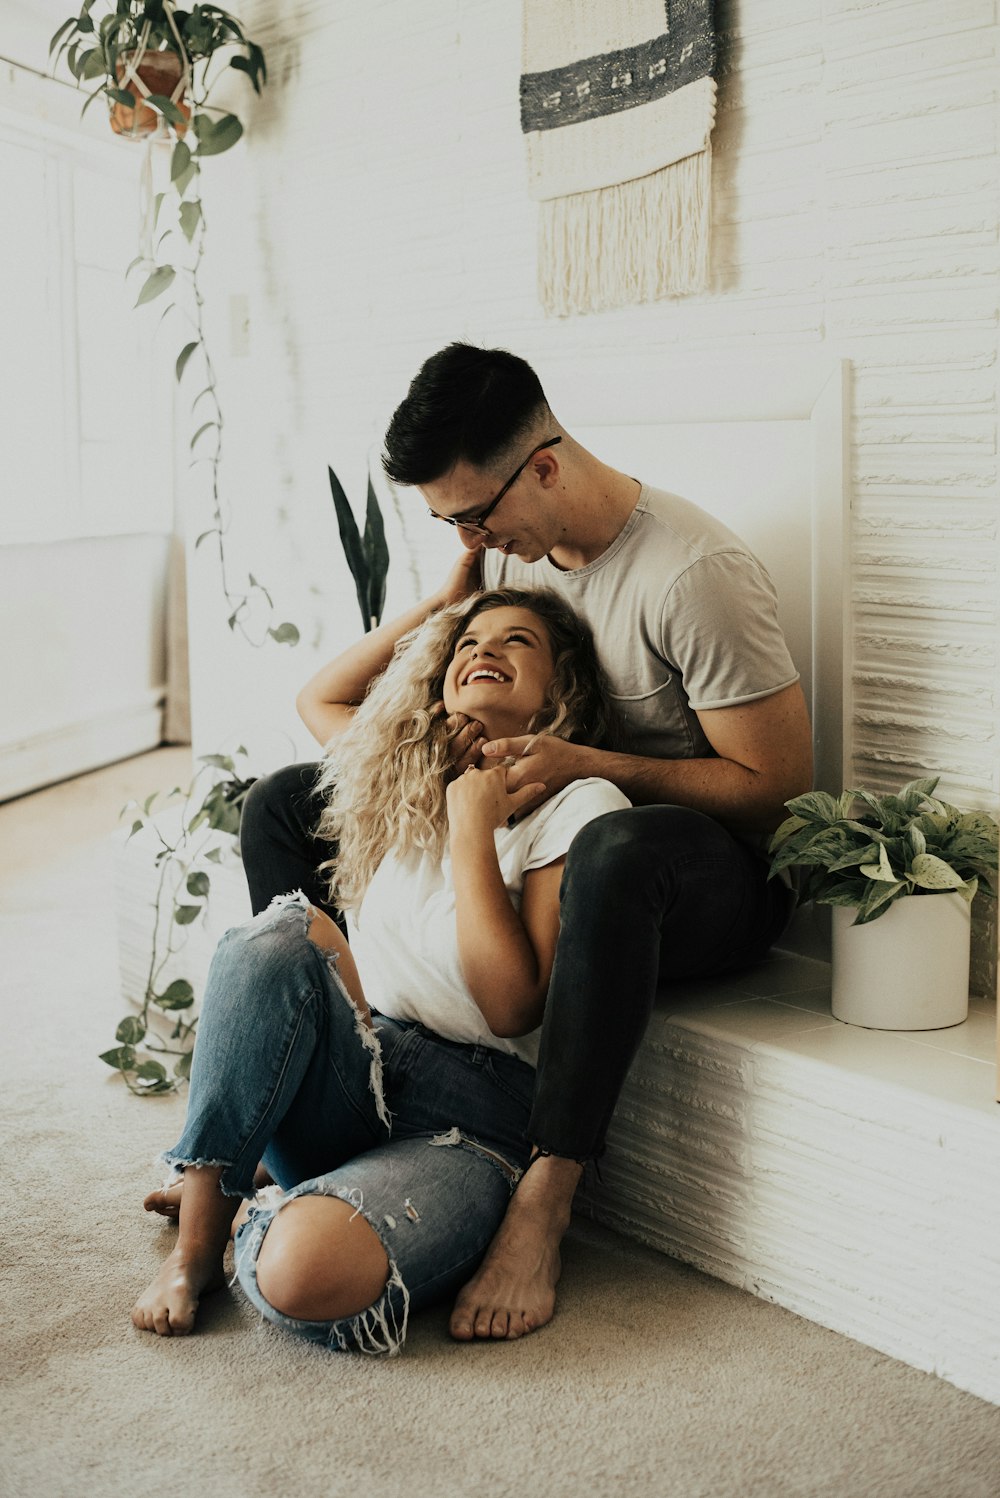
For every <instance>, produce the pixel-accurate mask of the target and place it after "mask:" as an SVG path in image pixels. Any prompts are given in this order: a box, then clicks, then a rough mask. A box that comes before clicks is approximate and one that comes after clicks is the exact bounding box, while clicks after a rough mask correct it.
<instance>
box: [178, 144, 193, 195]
mask: <svg viewBox="0 0 1000 1498" xmlns="http://www.w3.org/2000/svg"><path fill="white" fill-rule="evenodd" d="M180 144H181V145H183V141H182V142H180ZM197 175H198V163H197V161H196V160H195V158H194V157H193V156H192V157H191V160H190V161H189V162H188V164H187V166H186V167H185V168H184V170H183V171H181V172H178V173H177V176H176V177H175V178H174V179H173V182H174V190H175V192H176V193H177V195H178V197H181V198H183V196H184V194H185V193H186V192H187V190H188V188H189V187H190V186H191V183H192V182H193V181H194V179H195V177H197Z"/></svg>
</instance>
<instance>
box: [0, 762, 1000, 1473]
mask: <svg viewBox="0 0 1000 1498" xmlns="http://www.w3.org/2000/svg"><path fill="white" fill-rule="evenodd" d="M180 763H182V758H181V751H177V750H169V751H162V752H161V753H160V754H158V755H156V756H147V757H146V758H145V759H144V760H139V761H132V762H131V763H130V764H127V765H120V766H114V767H112V768H110V769H108V770H102V771H99V772H97V773H96V774H93V775H90V776H87V777H86V778H85V779H83V780H81V781H78V782H76V783H74V784H69V785H63V786H57V787H54V788H52V789H50V790H47V791H44V792H42V793H40V794H39V795H37V796H33V797H29V798H25V799H23V800H21V801H17V802H13V803H10V804H9V805H7V806H5V807H0V847H2V848H3V859H2V868H0V899H2V910H3V915H2V926H0V939H2V953H0V962H2V967H0V972H2V981H3V992H4V1009H3V1018H4V1025H3V1037H2V1051H3V1057H4V1060H3V1080H2V1093H0V1097H2V1108H3V1115H4V1139H5V1145H6V1148H5V1152H4V1157H5V1164H6V1166H7V1177H8V1180H7V1185H6V1189H5V1193H4V1203H5V1211H4V1213H3V1245H2V1249H0V1266H2V1268H0V1274H2V1281H3V1293H2V1307H0V1325H2V1337H3V1344H4V1351H3V1356H2V1359H0V1378H2V1409H3V1421H2V1427H0V1429H2V1436H0V1440H2V1451H0V1493H3V1494H5V1495H11V1498H29V1495H30V1498H59V1495H63V1494H66V1495H69V1494H84V1495H104V1494H115V1495H117V1494H121V1495H125V1494H130V1495H131V1494H136V1493H144V1492H148V1491H153V1490H159V1491H164V1492H166V1491H170V1492H171V1493H173V1494H177V1495H180V1498H186V1495H189V1494H199V1495H201V1494H204V1495H205V1498H214V1495H226V1498H228V1495H230V1494H231V1495H233V1498H256V1495H265V1494H285V1493H288V1494H295V1495H303V1498H312V1495H316V1498H321V1495H322V1498H326V1495H339V1494H345V1495H347V1494H351V1495H352V1498H353V1495H372V1498H390V1495H392V1498H395V1495H399V1498H403V1495H406V1498H425V1495H426V1498H431V1495H434V1498H437V1495H440V1498H452V1495H463V1498H465V1495H468V1498H473V1495H476V1498H479V1495H482V1498H501V1495H504V1498H505V1495H511V1498H515V1495H516V1498H536V1495H537V1498H577V1495H580V1494H588V1495H589V1494H596V1495H608V1498H618V1495H623V1498H630V1495H656V1498H702V1495H704V1498H785V1495H796V1498H800V1495H801V1498H806V1495H809V1498H817V1495H823V1498H862V1495H863V1498H924V1495H926V1498H996V1495H997V1494H998V1493H1000V1410H998V1409H996V1408H994V1407H993V1406H990V1405H987V1404H984V1403H982V1402H981V1401H979V1400H977V1399H975V1398H973V1397H972V1396H970V1395H966V1394H962V1393H959V1392H958V1391H957V1390H956V1389H954V1388H952V1387H950V1386H949V1385H947V1384H945V1383H942V1382H940V1381H938V1380H936V1379H934V1378H932V1377H930V1376H929V1375H926V1374H921V1373H917V1372H915V1371H913V1370H912V1369H909V1368H906V1367H904V1366H903V1365H902V1364H899V1363H896V1362H893V1361H892V1360H891V1359H889V1358H886V1357H884V1356H882V1355H880V1354H878V1353H875V1352H872V1351H870V1350H869V1349H868V1348H865V1347H862V1346H860V1345H859V1344H857V1343H854V1342H850V1341H847V1340H846V1339H845V1338H843V1337H839V1336H836V1335H834V1334H833V1333H831V1332H827V1331H824V1330H822V1329H820V1328H819V1327H815V1326H812V1325H810V1324H809V1323H807V1322H805V1321H800V1320H799V1319H797V1318H796V1317H795V1316H793V1315H791V1314H789V1313H788V1312H786V1311H782V1310H779V1309H777V1308H776V1307H774V1306H770V1305H767V1304H765V1303H763V1302H762V1301H759V1300H756V1299H754V1298H753V1297H751V1296H749V1295H745V1294H743V1293H741V1292H739V1291H737V1290H735V1289H733V1288H731V1287H729V1286H726V1285H723V1284H720V1283H717V1282H715V1281H713V1280H710V1279H707V1278H705V1277H703V1276H702V1275H700V1274H697V1273H695V1272H694V1271H693V1270H690V1269H687V1268H685V1267H684V1266H682V1265H680V1264H676V1263H673V1262H671V1261H670V1260H668V1259H665V1258H661V1257H659V1256H658V1255H656V1254H654V1253H652V1252H650V1251H647V1250H645V1249H640V1248H638V1247H636V1246H634V1245H631V1244H629V1243H627V1242H626V1241H624V1240H621V1239H618V1238H615V1237H613V1236H612V1235H611V1234H608V1233H605V1232H603V1231H599V1230H595V1229H593V1228H591V1227H586V1226H582V1227H581V1228H580V1229H578V1230H574V1232H573V1234H572V1236H571V1239H570V1241H569V1242H568V1245H567V1250H566V1269H565V1275H564V1279H563V1288H562V1296H561V1301H560V1309H559V1312H558V1315H557V1318H556V1320H555V1322H554V1323H553V1324H552V1325H551V1326H550V1327H548V1328H546V1329H545V1330H544V1331H542V1332H540V1333H538V1334H536V1335H535V1336H533V1337H530V1338H528V1339H527V1340H525V1341H523V1342H520V1343H516V1344H511V1345H501V1346H473V1347H464V1346H459V1345H457V1344H454V1343H452V1342H450V1341H449V1340H448V1338H447V1335H446V1331H445V1311H444V1309H442V1310H441V1312H440V1313H437V1312H434V1313H426V1314H424V1315H421V1316H417V1317H415V1318H414V1320H413V1322H412V1323H411V1335H410V1339H409V1342H408V1345H407V1348H406V1351H405V1353H404V1354H403V1356H402V1357H401V1358H398V1359H396V1360H394V1361H391V1362H387V1361H377V1360H373V1359H366V1358H362V1357H357V1356H344V1355H328V1354H324V1353H323V1352H321V1351H319V1350H318V1349H315V1348H312V1347H308V1346H305V1345H302V1344H300V1343H297V1342H295V1341H293V1340H291V1339H289V1338H285V1337H283V1336H282V1335H281V1334H280V1333H278V1332H276V1331H274V1330H272V1329H271V1328H269V1327H266V1326H263V1325H261V1324H259V1322H258V1320H257V1318H256V1317H255V1316H254V1315H253V1314H252V1313H251V1312H250V1311H249V1310H248V1308H247V1306H246V1305H245V1304H244V1303H242V1302H241V1300H240V1298H239V1296H238V1293H237V1292H234V1291H226V1292H223V1293H220V1294H218V1295H216V1296H215V1297H214V1298H213V1299H212V1300H211V1301H210V1302H209V1303H208V1305H207V1307H206V1310H205V1311H204V1313H203V1317H202V1321H201V1330H200V1332H199V1334H198V1335H196V1336H195V1337H192V1338H190V1339H186V1340H176V1341H167V1342H160V1341H159V1340H157V1339H155V1338H153V1337H151V1336H148V1335H143V1334H140V1333H138V1332H136V1331H134V1330H133V1328H132V1326H131V1324H130V1322H129V1320H128V1309H129V1306H130V1304H131V1300H132V1297H133V1295H134V1294H135V1292H136V1291H137V1290H138V1289H139V1288H140V1287H141V1286H142V1285H143V1284H144V1283H145V1281H146V1280H147V1279H148V1278H149V1276H150V1274H151V1272H152V1268H153V1266H154V1265H155V1263H156V1262H157V1260H158V1259H159V1258H160V1257H161V1256H162V1255H163V1253H164V1252H165V1251H166V1249H167V1247H168V1245H169V1243H170V1240H171V1233H170V1230H169V1229H167V1228H164V1227H161V1226H160V1225H159V1224H158V1223H157V1222H156V1221H154V1220H152V1219H150V1218H148V1217H146V1216H145V1215H144V1214H143V1213H142V1211H141V1210H140V1206H139V1203H140V1198H141V1196H142V1193H143V1191H144V1190H145V1189H146V1188H147V1187H148V1186H149V1185H150V1184H151V1183H153V1181H154V1180H155V1178H156V1174H155V1172H154V1170H153V1168H152V1165H151V1163H150V1162H151V1160H152V1157H153V1155H154V1154H155V1152H156V1151H157V1150H158V1149H159V1148H161V1147H162V1146H164V1145H166V1144H168V1143H171V1142H172V1141H173V1138H174V1137H175V1136H176V1134H177V1132H178V1125H179V1120H180V1116H181V1113H182V1110H183V1102H182V1101H180V1100H177V1099H148V1100H137V1099H134V1098H132V1097H130V1096H129V1095H128V1094H127V1093H126V1092H125V1090H124V1088H123V1087H122V1086H121V1085H120V1084H119V1081H118V1079H116V1078H115V1077H113V1076H112V1075H111V1074H110V1073H109V1072H107V1071H106V1070H105V1068H104V1067H103V1066H102V1065H101V1064H100V1063H99V1062H98V1061H97V1059H96V1053H97V1051H98V1050H101V1049H104V1048H105V1047H106V1046H107V1045H108V1044H109V1043H110V1042H111V1039H112V1034H113V1029H114V1025H115V1023H116V1022H117V1020H118V1019H119V1018H120V1017H121V1012H122V1005H121V1001H120V999H119V998H118V996H117V992H116V972H115V948H114V930H113V912H112V910H111V907H110V895H109V890H110V850H109V848H108V846H107V842H106V838H107V832H108V830H109V829H110V828H111V827H112V826H113V825H114V819H115V816H116V815H117V812H118V809H119V807H120V805H121V803H122V802H123V801H124V800H125V799H126V798H127V797H128V796H129V795H134V794H136V795H145V794H146V793H147V792H149V791H151V790H153V789H155V788H157V787H158V786H169V785H171V784H173V783H174V782H175V780H176V779H177V778H178V775H183V773H184V772H183V769H182V768H181V769H178V765H179V764H180ZM998 1293H1000V1287H998ZM928 1313H929V1314H930V1313H931V1308H930V1307H928Z"/></svg>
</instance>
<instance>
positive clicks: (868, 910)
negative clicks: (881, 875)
mask: <svg viewBox="0 0 1000 1498" xmlns="http://www.w3.org/2000/svg"><path fill="white" fill-rule="evenodd" d="M908 890H909V885H908V884H907V883H906V882H905V880H902V879H897V880H895V881H894V882H893V883H892V884H872V885H869V887H868V892H867V894H866V895H865V898H864V899H863V900H862V902H861V904H860V905H859V906H858V916H857V920H856V921H855V922H854V924H855V926H865V925H867V924H868V922H869V921H873V920H875V918H876V916H880V915H884V914H885V912H886V911H887V910H888V909H889V906H890V905H891V904H892V903H893V901H894V900H897V899H898V898H899V897H900V896H901V895H905V894H906V893H907V892H908Z"/></svg>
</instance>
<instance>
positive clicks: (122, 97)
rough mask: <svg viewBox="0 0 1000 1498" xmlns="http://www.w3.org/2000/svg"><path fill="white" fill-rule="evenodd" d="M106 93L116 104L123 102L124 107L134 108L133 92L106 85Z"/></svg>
mask: <svg viewBox="0 0 1000 1498" xmlns="http://www.w3.org/2000/svg"><path fill="white" fill-rule="evenodd" d="M107 94H108V98H109V99H114V101H115V103H116V104H124V105H125V108H126V109H134V108H135V94H133V93H132V92H131V90H130V89H127V88H112V87H111V85H110V84H109V85H108V89H107Z"/></svg>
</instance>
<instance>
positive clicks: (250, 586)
mask: <svg viewBox="0 0 1000 1498" xmlns="http://www.w3.org/2000/svg"><path fill="white" fill-rule="evenodd" d="M97 8H98V7H97V0H83V4H82V6H81V8H80V11H79V13H78V14H77V15H75V16H71V17H70V18H69V19H68V20H66V21H64V22H63V24H62V25H61V26H60V27H59V28H58V30H57V31H56V33H55V35H54V36H53V38H52V41H51V44H50V48H49V51H50V55H52V54H54V63H53V66H54V67H55V66H58V65H59V63H60V61H62V60H63V59H65V63H66V66H67V67H68V68H69V70H70V72H71V73H72V74H73V76H74V77H75V78H76V80H77V82H78V83H80V84H81V85H86V84H88V83H91V82H95V81H96V85H97V86H96V87H95V88H94V90H93V92H92V93H91V95H90V97H89V98H88V99H87V101H86V103H85V104H84V106H83V112H84V113H85V112H86V111H87V109H89V107H90V105H91V104H92V103H93V102H94V100H95V99H97V98H99V97H102V96H103V97H104V98H106V99H107V101H108V105H109V109H110V118H111V128H112V129H113V130H114V131H115V132H116V133H117V134H119V135H121V136H124V137H125V138H127V139H145V140H146V141H147V147H151V145H152V143H163V144H164V145H165V146H166V147H168V148H170V182H169V189H167V190H166V191H163V192H159V193H156V194H155V195H154V193H153V190H152V180H153V170H152V163H151V153H150V149H147V157H146V164H145V167H144V169H143V176H142V192H143V199H144V212H143V215H142V228H141V231H140V246H139V254H138V255H137V256H136V257H135V259H134V260H133V261H132V263H131V265H130V266H129V267H128V270H127V271H126V276H128V275H130V274H131V273H132V272H133V271H134V270H136V269H137V268H138V269H141V270H142V271H143V272H144V280H143V282H142V285H141V287H140V288H139V293H138V296H137V298H136V304H135V305H136V306H137V307H141V306H144V305H145V304H146V303H148V302H151V301H153V300H154V299H155V298H157V297H163V296H165V295H166V294H167V293H168V292H169V293H170V299H169V302H168V305H167V307H166V309H165V311H164V316H166V315H167V314H168V313H176V314H177V316H178V317H179V318H180V319H181V321H182V323H183V324H185V325H186V327H187V330H188V336H187V341H186V342H184V344H183V346H182V347H181V348H180V351H179V353H178V355H177V359H176V363H175V366H174V368H175V374H176V378H177V381H178V383H180V382H181V381H182V380H184V379H185V378H186V379H187V381H188V383H189V384H190V382H191V379H192V372H200V375H201V380H202V385H201V388H200V389H199V390H198V391H197V393H196V394H195V396H194V400H193V402H192V406H191V409H192V411H194V410H195V409H196V408H197V410H198V424H197V429H196V431H195V433H194V435H193V437H192V438H191V442H190V447H191V451H192V466H193V465H194V464H207V465H208V472H209V478H210V483H211V503H212V523H211V525H210V526H209V528H208V529H207V530H203V531H202V532H201V534H200V535H199V537H198V539H197V541H196V542H195V546H196V548H197V547H198V546H200V545H201V543H202V542H203V541H206V540H209V539H214V541H215V543H216V545H217V546H218V551H219V564H220V573H221V581H222V592H223V596H224V598H225V602H226V607H227V623H228V625H229V628H230V629H231V630H234V631H238V632H239V633H240V634H241V635H242V636H243V638H244V639H245V640H247V642H248V643H249V644H251V645H263V644H264V643H265V642H266V641H267V640H274V641H275V642H276V643H277V644H279V645H294V644H296V643H297V641H298V639H299V631H298V628H297V626H296V625H294V624H293V623H291V622H290V621H289V620H284V621H283V622H281V623H276V622H274V620H275V605H274V602H273V599H272V597H271V594H270V592H269V591H268V589H267V587H266V586H265V585H264V583H262V582H261V581H260V580H259V579H258V578H257V577H255V576H254V574H253V573H250V574H248V577H247V581H246V583H245V584H243V585H240V584H239V583H238V582H236V581H235V579H234V578H233V577H232V575H231V572H230V569H229V567H228V566H227V555H226V549H225V535H226V530H227V526H228V521H227V520H226V518H225V516H224V508H223V504H222V495H221V486H220V471H221V463H222V433H223V419H222V408H221V405H220V403H219V396H218V388H217V382H216V376H215V369H214V366H213V363H212V360H211V357H210V355H209V350H208V345H207V343H206V339H205V331H204V316H203V306H204V299H203V296H202V291H201V284H200V279H199V274H200V269H201V263H202V257H203V255H204V249H205V235H206V222H205V210H204V204H203V202H202V196H201V171H202V162H203V161H204V160H205V158H206V157H210V156H218V155H220V154H221V153H222V152H223V151H228V150H229V149H230V148H231V147H232V146H234V145H235V144H236V142H237V141H238V140H239V139H240V138H241V137H242V135H243V124H242V122H241V120H240V119H239V117H238V115H236V114H234V113H232V112H231V111H230V110H228V109H225V110H224V109H221V108H220V107H218V106H217V105H215V104H213V103H212V102H211V101H210V94H211V92H212V88H213V86H214V84H215V83H216V82H217V81H218V79H219V76H220V71H224V69H221V70H220V69H218V68H215V69H211V75H212V76H211V77H210V76H209V73H210V64H211V63H212V62H213V60H214V59H217V58H218V57H219V56H220V55H223V56H225V59H226V63H227V65H228V67H231V68H235V69H236V71H237V72H241V73H244V74H245V75H246V77H247V78H248V79H249V81H250V83H251V85H252V87H253V89H254V92H255V93H257V94H259V93H260V91H261V88H262V87H263V85H264V83H265V81H266V78H267V70H266V67H265V62H264V54H263V52H262V50H261V48H260V47H259V46H258V45H257V44H256V42H253V41H251V40H250V38H249V37H248V36H247V35H246V34H245V32H244V30H243V27H242V25H241V23H240V22H239V21H238V20H237V19H236V17H235V16H232V15H230V13H229V12H228V11H225V10H222V9H220V8H219V6H217V5H204V4H197V5H194V6H193V7H192V8H191V9H190V10H181V9H180V8H179V7H178V6H177V4H176V3H175V0H102V8H103V10H104V12H105V13H104V14H103V15H98V18H97V19H95V16H94V11H95V9H97ZM157 234H158V238H156V239H155V244H154V237H155V236H156V235H157ZM185 293H186V294H185Z"/></svg>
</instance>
